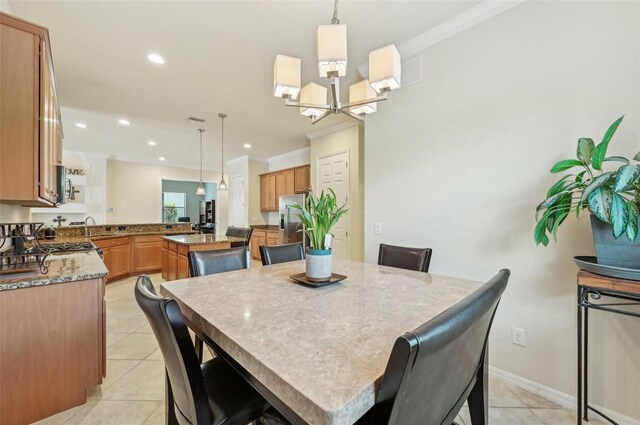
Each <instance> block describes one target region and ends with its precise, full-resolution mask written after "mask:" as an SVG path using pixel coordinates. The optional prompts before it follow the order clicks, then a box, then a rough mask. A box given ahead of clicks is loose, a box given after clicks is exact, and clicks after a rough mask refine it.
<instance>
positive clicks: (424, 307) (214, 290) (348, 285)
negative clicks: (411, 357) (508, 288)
mask: <svg viewBox="0 0 640 425" xmlns="http://www.w3.org/2000/svg"><path fill="white" fill-rule="evenodd" d="M304 267H305V266H304V261H295V262H290V263H282V264H276V265H272V266H266V267H254V268H251V269H248V270H239V271H234V272H228V273H221V274H216V275H210V276H202V277H197V278H189V279H183V280H177V281H172V282H165V283H162V286H161V292H162V294H163V295H165V296H168V297H171V298H175V299H176V300H177V301H178V303H179V305H180V308H181V309H182V312H183V314H184V315H185V317H186V318H187V319H188V320H189V322H190V323H192V324H193V326H194V327H196V328H197V329H199V330H200V331H201V332H203V333H205V334H206V335H207V336H208V337H209V338H211V339H212V340H213V341H214V342H215V343H217V344H218V345H219V346H220V347H221V348H222V349H223V350H224V351H225V352H226V353H227V354H229V355H230V356H232V357H233V358H234V359H235V360H236V361H237V362H238V363H239V364H240V365H241V366H242V367H244V368H245V369H246V370H247V371H248V372H249V373H250V374H251V375H252V376H253V377H255V378H256V379H257V380H258V381H260V382H261V383H262V384H263V385H265V386H266V387H267V388H268V389H269V390H270V391H271V392H272V393H273V394H274V395H275V396H276V397H278V398H279V399H280V400H281V401H282V402H284V403H285V404H286V405H287V406H289V407H290V408H291V409H292V410H293V411H294V412H296V413H297V414H298V415H299V416H300V417H301V418H302V419H303V420H304V421H305V422H308V423H309V424H312V425H316V424H351V423H353V422H354V421H356V420H357V419H358V418H359V417H360V416H362V415H363V414H364V413H365V412H366V411H367V410H369V409H370V408H371V407H372V406H373V404H374V401H375V391H376V389H377V388H378V384H379V381H380V379H381V378H382V375H383V373H384V370H385V367H386V365H387V361H388V359H389V355H390V353H391V349H392V347H393V344H394V342H395V340H396V339H397V338H398V337H399V336H401V335H403V334H404V333H405V332H408V331H411V330H413V329H415V328H416V327H418V326H419V325H421V324H422V323H424V322H427V321H429V320H430V319H432V318H433V317H435V316H436V315H438V314H440V313H441V312H443V311H444V310H446V309H448V308H449V307H451V306H453V305H454V304H456V303H457V302H458V301H460V300H461V299H462V298H464V297H466V296H467V295H469V294H470V293H471V292H473V291H474V290H475V289H477V288H478V287H479V286H480V283H478V282H473V281H468V280H463V279H457V278H451V277H445V276H438V275H434V274H428V273H421V272H414V271H409V270H403V269H396V268H391V267H385V266H378V265H375V264H369V263H363V262H355V261H334V266H333V269H334V272H336V273H340V274H344V275H347V276H348V278H347V279H346V280H344V281H343V282H341V283H338V284H335V285H330V286H325V287H321V288H310V287H306V286H301V285H298V284H296V283H294V282H293V281H292V280H291V279H290V278H289V276H290V275H292V274H295V273H300V272H303V271H304Z"/></svg>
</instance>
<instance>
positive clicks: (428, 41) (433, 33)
mask: <svg viewBox="0 0 640 425" xmlns="http://www.w3.org/2000/svg"><path fill="white" fill-rule="evenodd" d="M524 2H525V0H485V1H483V2H482V3H480V4H478V5H476V6H474V7H472V8H470V9H468V10H465V11H464V12H462V13H461V14H459V15H457V16H454V17H453V18H451V19H449V20H447V21H444V22H443V23H441V24H439V25H436V26H435V27H433V28H431V29H430V30H428V31H425V32H423V33H422V34H420V35H418V36H416V37H414V38H412V39H410V40H407V41H405V42H403V43H400V44H399V45H398V52H400V56H401V57H402V59H409V58H411V57H413V56H416V55H419V54H420V53H422V52H423V51H424V50H426V49H427V48H429V47H431V46H433V45H435V44H438V43H440V42H441V41H444V40H446V39H447V38H450V37H453V36H454V35H456V34H459V33H461V32H463V31H466V30H468V29H469V28H471V27H474V26H476V25H478V24H479V23H482V22H484V21H486V20H487V19H490V18H493V17H494V16H496V15H499V14H500V13H502V12H506V11H507V10H509V9H511V8H512V7H515V6H517V5H519V4H521V3H524ZM357 72H358V74H360V76H361V77H363V78H367V77H368V76H369V64H368V63H364V64H362V65H360V66H358V68H357Z"/></svg>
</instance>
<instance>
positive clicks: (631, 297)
mask: <svg viewBox="0 0 640 425" xmlns="http://www.w3.org/2000/svg"><path fill="white" fill-rule="evenodd" d="M603 297H606V298H607V299H606V300H605V299H603ZM638 305H640V282H637V281H633V280H626V279H619V278H613V277H607V276H601V275H597V274H593V273H589V272H585V271H581V272H579V273H578V415H577V416H578V425H581V424H582V421H583V420H584V421H589V410H591V411H592V412H594V413H596V414H598V415H599V416H601V417H602V418H604V419H606V420H607V421H609V422H611V423H612V424H614V425H618V423H617V422H616V421H614V420H613V419H611V418H610V417H609V416H607V415H606V414H604V413H603V412H601V411H600V410H598V409H596V408H594V407H593V406H591V405H589V392H588V391H589V367H588V366H589V362H588V360H589V358H588V353H589V310H591V309H593V310H602V311H608V312H610V313H616V314H623V315H626V316H633V317H638V318H640V313H637V312H635V311H631V310H630V309H629V307H630V306H638Z"/></svg>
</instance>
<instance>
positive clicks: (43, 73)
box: [0, 13, 63, 207]
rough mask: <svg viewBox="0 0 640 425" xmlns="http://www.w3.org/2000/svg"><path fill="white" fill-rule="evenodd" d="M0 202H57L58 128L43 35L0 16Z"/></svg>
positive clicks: (38, 29) (43, 30)
mask: <svg viewBox="0 0 640 425" xmlns="http://www.w3.org/2000/svg"><path fill="white" fill-rule="evenodd" d="M0 51H2V55H0V104H2V105H11V107H10V108H9V107H4V108H0V122H2V126H1V128H0V201H2V202H5V203H13V204H19V205H25V206H34V207H38V206H45V207H46V206H52V205H54V204H55V203H56V202H57V198H58V191H57V178H56V166H57V165H62V138H63V133H62V124H61V119H60V108H59V104H58V100H57V99H58V98H57V92H56V83H55V76H54V71H53V60H52V56H51V46H50V43H49V33H48V31H47V29H46V28H44V27H41V26H38V25H35V24H31V23H29V22H26V21H22V20H20V19H18V18H15V17H13V16H10V15H7V14H4V13H0Z"/></svg>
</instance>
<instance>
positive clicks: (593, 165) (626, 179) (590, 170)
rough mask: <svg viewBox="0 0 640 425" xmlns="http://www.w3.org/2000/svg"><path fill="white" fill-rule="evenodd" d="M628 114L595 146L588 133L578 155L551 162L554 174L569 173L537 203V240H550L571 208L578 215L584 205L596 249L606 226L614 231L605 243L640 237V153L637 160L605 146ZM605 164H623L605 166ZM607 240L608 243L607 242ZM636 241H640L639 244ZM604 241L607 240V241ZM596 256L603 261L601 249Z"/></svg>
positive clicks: (544, 243)
mask: <svg viewBox="0 0 640 425" xmlns="http://www.w3.org/2000/svg"><path fill="white" fill-rule="evenodd" d="M623 118H624V117H620V118H618V119H617V120H616V121H615V122H614V123H613V124H611V126H610V127H609V129H608V130H607V131H606V133H605V134H604V137H603V138H602V141H601V142H600V143H599V144H598V145H596V144H595V143H594V141H593V140H592V139H590V138H580V139H578V148H577V152H576V156H577V158H576V159H564V160H562V161H559V162H557V163H556V164H554V165H553V167H551V172H552V173H554V174H555V173H561V172H563V171H568V172H569V173H568V174H566V175H564V176H563V177H562V178H560V179H559V180H558V181H557V182H556V183H555V184H553V186H551V188H550V189H549V190H548V191H547V196H546V199H545V200H544V201H542V202H541V203H540V204H539V205H538V207H537V208H536V220H537V225H536V227H535V230H534V239H535V242H536V244H543V245H544V246H547V245H548V244H549V235H553V237H554V239H555V237H556V232H557V230H558V227H559V226H560V225H561V224H562V223H563V222H564V221H565V219H566V218H567V217H568V216H569V215H570V214H571V213H572V212H573V213H575V215H576V217H578V216H579V215H580V213H581V212H582V211H583V210H588V211H589V212H591V214H592V226H593V228H594V238H596V251H598V248H599V246H598V245H599V244H598V242H599V241H598V240H597V238H598V237H599V236H601V233H602V232H597V230H598V229H602V228H606V229H607V231H608V233H610V234H611V235H612V238H610V239H611V240H610V241H606V244H609V245H610V244H611V243H615V242H612V241H618V240H619V241H620V243H623V244H630V243H632V242H634V241H636V239H637V238H638V225H639V223H638V221H639V218H638V217H639V212H638V211H639V207H640V164H638V163H637V162H640V152H638V153H637V154H636V155H635V157H634V158H633V160H630V159H628V158H625V157H622V156H607V149H608V147H609V143H610V142H611V140H612V138H613V135H614V134H615V132H616V130H617V129H618V126H619V125H620V123H621V122H622V119H623ZM606 163H611V164H619V166H618V167H617V168H614V169H610V170H606V169H605V168H609V167H605V165H606ZM603 243H604V242H603ZM635 245H638V246H640V244H638V243H636V244H635ZM603 246H604V245H603ZM597 254H598V260H599V262H601V261H600V257H601V255H600V253H599V252H597Z"/></svg>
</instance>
